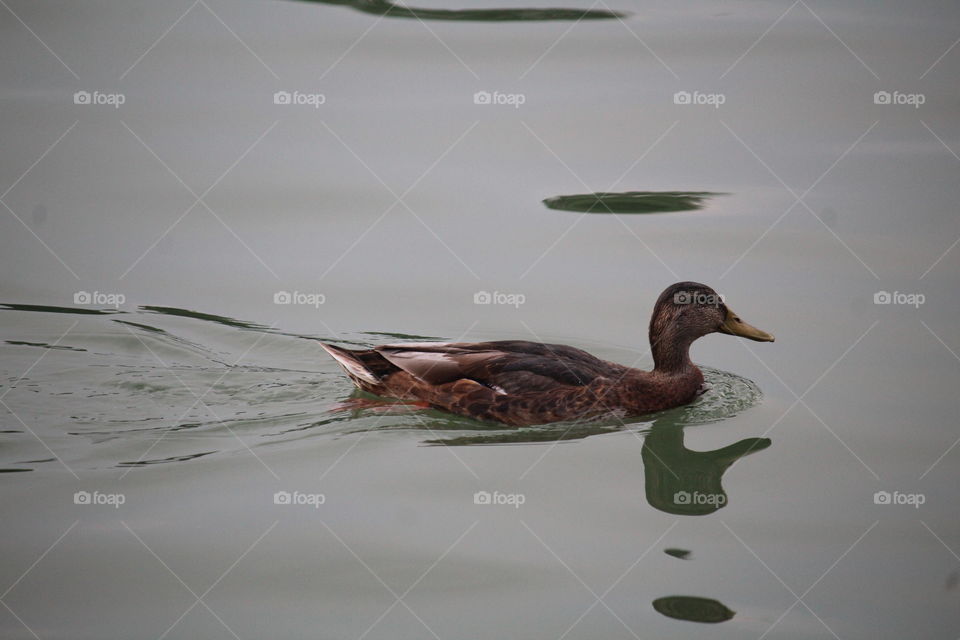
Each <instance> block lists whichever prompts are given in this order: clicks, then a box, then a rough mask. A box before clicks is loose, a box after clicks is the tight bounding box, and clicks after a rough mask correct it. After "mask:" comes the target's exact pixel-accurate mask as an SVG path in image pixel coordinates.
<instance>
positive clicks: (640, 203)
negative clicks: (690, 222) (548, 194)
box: [543, 191, 723, 213]
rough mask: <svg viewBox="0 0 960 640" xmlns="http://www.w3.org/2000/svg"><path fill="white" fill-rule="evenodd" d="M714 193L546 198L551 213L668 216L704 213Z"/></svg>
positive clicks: (594, 195)
mask: <svg viewBox="0 0 960 640" xmlns="http://www.w3.org/2000/svg"><path fill="white" fill-rule="evenodd" d="M716 195H723V194H720V193H714V192H712V191H624V192H621V193H612V192H606V191H598V192H596V193H582V194H574V195H569V196H554V197H552V198H547V199H546V200H544V201H543V204H545V205H547V208H548V209H557V210H559V211H578V212H580V213H669V212H672V211H694V210H697V209H702V208H703V206H704V202H705V201H706V200H707V199H708V198H710V197H712V196H716Z"/></svg>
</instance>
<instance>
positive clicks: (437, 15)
mask: <svg viewBox="0 0 960 640" xmlns="http://www.w3.org/2000/svg"><path fill="white" fill-rule="evenodd" d="M303 1H305V2H313V3H316V4H328V5H337V6H344V7H350V8H351V9H355V10H356V11H360V12H362V13H369V14H373V15H377V16H383V17H385V18H413V19H415V20H459V21H465V22H544V21H554V20H569V21H577V22H579V21H581V20H612V19H616V18H625V17H627V16H628V15H629V14H628V13H624V12H620V11H610V10H604V9H556V8H555V9H551V8H543V9H539V8H530V9H424V8H418V7H404V6H399V5H396V4H394V3H392V2H389V1H388V0H303Z"/></svg>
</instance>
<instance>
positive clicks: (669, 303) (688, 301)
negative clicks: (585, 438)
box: [320, 282, 774, 427]
mask: <svg viewBox="0 0 960 640" xmlns="http://www.w3.org/2000/svg"><path fill="white" fill-rule="evenodd" d="M711 333H723V334H727V335H732V336H739V337H742V338H747V339H749V340H755V341H757V342H773V341H774V337H773V336H772V335H771V334H769V333H767V332H766V331H762V330H760V329H757V328H756V327H754V326H752V325H750V324H747V323H746V322H744V321H743V320H741V319H740V316H739V315H737V314H736V313H734V311H733V310H732V309H730V307H729V306H727V304H726V301H725V299H724V297H723V296H721V295H720V294H718V293H717V292H716V291H714V290H713V289H712V288H710V287H708V286H707V285H705V284H700V283H698V282H677V283H675V284H672V285H670V286H669V287H667V288H666V289H665V290H664V291H663V293H661V294H660V297H659V298H658V299H657V301H656V303H655V304H654V307H653V313H652V315H651V317H650V325H649V332H648V334H649V340H650V350H651V353H652V355H653V369H652V370H650V371H646V370H641V369H635V368H633V367H627V366H624V365H622V364H619V363H616V362H610V361H607V360H602V359H600V358H597V357H595V356H593V355H591V354H589V353H587V352H586V351H583V350H582V349H578V348H576V347H571V346H567V345H561V344H544V343H540V342H531V341H527V340H499V341H492V342H406V343H399V344H382V345H379V346H375V347H373V348H371V349H361V350H357V349H346V348H343V347H339V346H334V345H332V344H328V343H324V342H320V346H321V347H322V348H323V349H324V350H325V351H326V352H327V353H328V354H330V356H332V357H333V359H334V360H335V361H336V362H337V363H338V364H339V365H340V366H341V367H342V368H343V370H344V371H345V373H346V374H347V376H348V377H349V378H350V380H351V381H352V382H353V384H354V385H356V387H358V388H359V389H361V390H363V391H366V392H368V393H372V394H375V395H378V396H382V397H385V398H393V399H396V400H400V401H405V402H411V403H413V404H416V405H418V406H421V407H430V408H433V409H439V410H442V411H446V412H449V413H452V414H456V415H459V416H464V417H468V418H473V419H476V420H482V421H486V422H493V423H499V424H502V425H508V426H514V427H524V426H531V425H539V424H547V423H551V422H562V421H580V420H584V421H586V420H591V421H592V420H603V419H612V418H617V419H624V418H630V417H634V416H641V415H644V414H648V413H653V412H656V411H663V410H665V409H671V408H674V407H679V406H682V405H685V404H688V403H690V402H691V401H692V400H694V399H695V398H696V397H697V396H698V395H699V394H700V393H702V392H703V390H704V389H703V383H704V380H703V373H702V372H701V371H700V369H699V368H698V367H697V366H696V365H695V364H694V363H693V361H691V360H690V345H691V344H692V343H693V342H694V341H695V340H697V339H698V338H702V337H703V336H706V335H709V334H711Z"/></svg>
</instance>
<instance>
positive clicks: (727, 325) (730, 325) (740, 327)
mask: <svg viewBox="0 0 960 640" xmlns="http://www.w3.org/2000/svg"><path fill="white" fill-rule="evenodd" d="M718 331H720V332H721V333H729V334H730V335H732V336H740V337H741V338H749V339H750V340H756V341H757V342H773V336H772V335H770V334H769V333H767V332H766V331H761V330H760V329H757V328H756V327H754V326H752V325H749V324H747V323H746V322H744V321H743V320H741V319H740V317H739V316H738V315H737V314H736V313H734V312H733V310H732V309H729V308H728V309H727V317H726V319H725V320H724V321H723V324H721V325H720V328H719V329H718Z"/></svg>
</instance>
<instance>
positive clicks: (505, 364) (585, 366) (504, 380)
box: [375, 340, 626, 394]
mask: <svg viewBox="0 0 960 640" xmlns="http://www.w3.org/2000/svg"><path fill="white" fill-rule="evenodd" d="M375 350H376V352H377V353H379V354H380V355H381V356H383V357H384V358H385V359H386V360H388V361H389V362H390V363H391V364H393V365H394V366H396V367H398V368H400V369H402V370H404V371H406V372H407V373H409V374H410V375H412V376H414V377H416V378H418V379H420V380H423V381H424V382H427V383H428V384H433V385H441V384H446V383H449V382H454V381H456V380H460V379H469V380H473V381H475V382H478V383H480V384H483V385H485V386H487V387H490V388H492V389H494V390H495V391H497V392H498V393H506V394H510V393H522V392H531V391H534V392H535V391H548V390H551V389H555V388H557V387H559V386H584V385H587V384H589V383H590V382H592V381H593V380H594V379H596V378H598V377H617V376H619V375H621V374H622V373H623V372H624V371H625V370H626V367H623V366H622V365H618V364H615V363H612V362H607V361H605V360H601V359H599V358H597V357H595V356H592V355H590V354H589V353H587V352H586V351H583V350H581V349H576V348H574V347H570V346H567V345H556V344H544V343H540V342H529V341H525V340H502V341H496V342H470V343H468V342H425V343H405V344H390V345H381V346H379V347H376V349H375Z"/></svg>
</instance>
